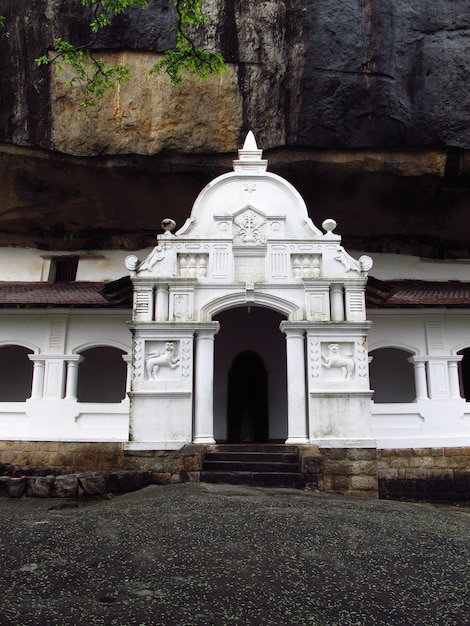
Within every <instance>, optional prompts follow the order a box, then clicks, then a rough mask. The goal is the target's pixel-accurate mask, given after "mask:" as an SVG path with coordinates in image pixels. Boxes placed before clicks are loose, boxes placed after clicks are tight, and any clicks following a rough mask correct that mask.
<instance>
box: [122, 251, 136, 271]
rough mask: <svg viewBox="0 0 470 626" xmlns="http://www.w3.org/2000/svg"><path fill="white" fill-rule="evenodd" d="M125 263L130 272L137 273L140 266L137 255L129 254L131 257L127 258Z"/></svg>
mask: <svg viewBox="0 0 470 626" xmlns="http://www.w3.org/2000/svg"><path fill="white" fill-rule="evenodd" d="M124 263H125V265H126V267H127V269H128V270H129V271H130V272H135V270H136V269H137V266H138V265H139V259H138V258H137V257H136V256H135V254H129V256H126V260H125V261H124Z"/></svg>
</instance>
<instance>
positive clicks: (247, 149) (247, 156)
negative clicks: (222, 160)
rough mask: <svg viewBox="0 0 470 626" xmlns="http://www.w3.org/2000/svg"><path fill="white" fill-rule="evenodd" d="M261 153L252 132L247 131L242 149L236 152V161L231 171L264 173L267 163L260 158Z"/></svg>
mask: <svg viewBox="0 0 470 626" xmlns="http://www.w3.org/2000/svg"><path fill="white" fill-rule="evenodd" d="M262 156H263V151H262V150H260V149H259V148H258V146H257V145H256V139H255V136H254V134H253V131H251V130H250V131H248V134H247V136H246V138H245V143H244V144H243V148H241V149H240V150H239V151H238V161H234V162H233V169H234V170H235V171H238V170H252V171H257V172H260V171H265V170H266V168H267V167H268V162H267V161H266V160H264V159H262V158H261V157H262Z"/></svg>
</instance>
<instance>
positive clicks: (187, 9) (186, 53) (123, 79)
mask: <svg viewBox="0 0 470 626" xmlns="http://www.w3.org/2000/svg"><path fill="white" fill-rule="evenodd" d="M80 1H81V4H82V5H83V6H85V7H92V8H93V21H92V22H91V24H90V31H91V35H92V38H91V40H90V41H89V42H88V43H86V44H84V45H80V46H75V45H74V44H72V43H71V42H69V41H65V40H64V39H62V38H60V37H58V38H56V39H55V41H54V48H53V50H52V53H51V54H44V55H42V56H40V57H38V58H37V59H36V63H37V65H39V66H41V65H56V66H57V67H58V68H59V71H63V69H64V65H68V66H70V67H71V69H72V73H73V76H72V78H71V80H70V81H68V83H66V84H67V86H69V87H70V86H72V85H74V84H78V85H79V86H80V87H81V88H82V91H83V93H84V100H83V102H82V103H81V105H82V107H84V108H86V107H88V106H92V105H94V104H96V100H97V99H99V98H102V97H103V96H104V94H105V93H106V92H107V91H108V90H109V89H112V88H114V87H116V86H117V85H118V84H123V83H128V82H129V81H130V78H131V72H130V69H129V68H128V67H127V66H125V65H123V64H120V63H118V64H116V65H112V64H109V63H107V62H105V61H103V60H101V59H99V58H98V57H97V56H96V50H95V46H96V43H97V40H98V35H99V33H100V31H101V30H102V29H103V28H106V27H108V26H110V25H111V24H112V19H113V17H114V16H116V15H120V14H121V13H124V12H125V11H127V10H128V9H130V8H131V7H137V8H141V9H146V8H147V7H148V2H147V0H80ZM168 2H170V3H172V4H173V5H174V6H175V15H176V25H175V27H174V28H173V32H174V34H175V37H176V46H175V49H174V50H167V51H166V52H165V55H164V57H163V59H161V60H159V61H158V62H157V63H155V64H154V65H153V67H152V68H151V69H150V73H151V74H162V73H163V74H167V76H168V77H169V79H170V81H171V82H172V83H173V84H175V85H180V84H181V82H182V80H183V75H184V72H189V73H190V74H193V75H196V76H198V77H199V78H201V79H207V78H208V77H209V76H210V75H211V74H221V73H222V72H223V71H225V64H224V60H223V57H222V55H221V54H220V53H218V52H210V51H208V50H206V49H205V48H201V47H198V46H196V45H195V43H194V41H193V38H192V36H191V30H192V29H195V28H198V27H200V26H202V25H204V24H205V23H207V21H208V16H207V15H206V14H205V13H204V11H203V2H204V0H168ZM0 19H1V16H0ZM0 26H2V22H1V21H0Z"/></svg>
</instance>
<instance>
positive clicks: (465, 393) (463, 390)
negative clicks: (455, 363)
mask: <svg viewBox="0 0 470 626" xmlns="http://www.w3.org/2000/svg"><path fill="white" fill-rule="evenodd" d="M457 354H459V355H460V354H461V355H462V356H463V359H462V361H461V362H460V367H459V376H460V394H461V396H462V397H463V398H465V400H466V401H467V402H470V348H464V349H463V350H459V351H458V352H457Z"/></svg>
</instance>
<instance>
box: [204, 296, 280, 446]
mask: <svg viewBox="0 0 470 626" xmlns="http://www.w3.org/2000/svg"><path fill="white" fill-rule="evenodd" d="M214 319H215V320H217V321H219V323H220V330H219V332H218V334H217V335H216V337H215V354H214V361H215V368H214V437H215V439H216V441H218V442H225V441H229V440H232V441H234V440H237V439H238V440H239V441H240V440H241V437H242V436H246V434H247V433H245V435H243V434H242V433H244V432H245V431H244V430H242V431H239V430H238V427H234V425H233V421H232V420H234V419H235V418H234V417H233V416H235V415H237V414H238V415H240V411H241V408H240V404H239V400H240V398H238V399H237V393H238V395H239V393H241V392H237V391H235V390H236V389H238V388H239V385H241V386H242V387H243V386H244V387H245V389H244V391H243V393H244V394H245V396H246V397H245V400H244V402H245V404H250V402H251V404H252V405H253V404H254V405H256V406H257V407H260V406H262V401H261V399H260V398H259V397H255V394H256V393H257V392H256V390H254V389H251V383H250V382H249V378H250V377H251V378H252V379H253V380H254V381H256V382H255V383H254V384H255V385H256V386H257V387H258V390H259V389H260V388H263V389H264V390H265V391H263V393H264V394H265V395H264V398H265V400H264V402H265V406H266V408H265V409H263V410H262V411H261V413H262V414H263V415H264V416H265V417H263V418H262V419H261V421H260V424H258V426H257V427H256V429H255V431H256V434H255V433H254V432H252V436H253V437H256V439H257V440H258V441H285V440H286V439H287V374H286V341H285V336H284V334H283V333H282V332H281V330H280V328H279V325H280V323H281V322H282V320H283V319H285V317H284V316H283V315H282V314H281V313H278V312H277V311H273V310H272V309H267V308H264V307H257V306H250V307H247V306H245V307H237V308H233V309H228V310H226V311H223V312H221V313H219V314H217V316H215V317H214ZM243 370H245V372H244V371H243ZM248 373H250V376H248ZM259 393H260V394H261V391H259ZM250 397H251V401H250V400H249V398H250ZM245 408H246V407H245ZM256 411H257V413H258V414H259V412H260V409H259V408H258V409H257V410H256ZM262 424H264V426H261V425H262ZM245 440H246V439H245ZM252 440H254V439H252Z"/></svg>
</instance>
